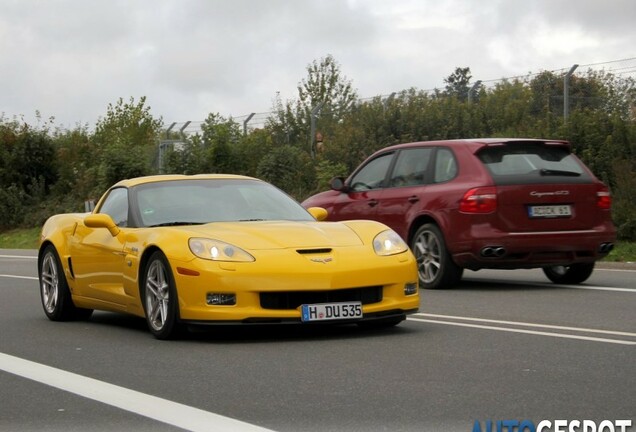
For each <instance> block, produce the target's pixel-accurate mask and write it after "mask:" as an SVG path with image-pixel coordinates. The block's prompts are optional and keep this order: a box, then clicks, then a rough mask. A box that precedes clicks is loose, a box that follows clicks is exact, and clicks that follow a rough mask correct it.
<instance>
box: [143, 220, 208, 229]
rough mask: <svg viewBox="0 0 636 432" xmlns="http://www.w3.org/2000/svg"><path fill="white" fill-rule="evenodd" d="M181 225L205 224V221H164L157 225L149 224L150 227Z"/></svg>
mask: <svg viewBox="0 0 636 432" xmlns="http://www.w3.org/2000/svg"><path fill="white" fill-rule="evenodd" d="M181 225H203V222H182V221H174V222H164V223H160V224H155V225H149V227H150V228H155V227H165V226H181Z"/></svg>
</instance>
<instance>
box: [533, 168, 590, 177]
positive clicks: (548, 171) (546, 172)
mask: <svg viewBox="0 0 636 432" xmlns="http://www.w3.org/2000/svg"><path fill="white" fill-rule="evenodd" d="M539 174H541V175H542V176H567V177H580V176H581V173H577V172H574V171H562V170H552V169H546V168H542V169H540V170H539Z"/></svg>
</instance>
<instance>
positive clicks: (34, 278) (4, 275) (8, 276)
mask: <svg viewBox="0 0 636 432" xmlns="http://www.w3.org/2000/svg"><path fill="white" fill-rule="evenodd" d="M0 277H6V278H12V279H29V280H39V279H38V278H36V277H35V276H18V275H7V274H0Z"/></svg>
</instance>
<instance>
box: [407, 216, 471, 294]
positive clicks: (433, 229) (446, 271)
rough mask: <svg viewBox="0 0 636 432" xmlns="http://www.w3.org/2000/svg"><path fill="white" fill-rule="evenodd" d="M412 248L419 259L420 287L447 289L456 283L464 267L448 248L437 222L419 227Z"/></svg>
mask: <svg viewBox="0 0 636 432" xmlns="http://www.w3.org/2000/svg"><path fill="white" fill-rule="evenodd" d="M411 250H412V251H413V255H415V259H416V260H417V272H418V275H419V280H420V287H422V288H428V289H445V288H450V287H452V286H453V285H456V284H457V283H458V282H459V281H460V279H461V278H462V274H463V272H464V269H463V268H461V267H459V266H458V265H457V264H455V262H454V261H453V259H452V258H451V256H450V254H449V253H448V251H447V250H446V243H445V242H444V235H443V234H442V232H441V231H440V229H439V228H438V227H437V225H435V224H431V223H428V224H424V225H422V226H421V227H419V228H418V230H417V232H416V233H415V235H414V236H413V240H412V241H411Z"/></svg>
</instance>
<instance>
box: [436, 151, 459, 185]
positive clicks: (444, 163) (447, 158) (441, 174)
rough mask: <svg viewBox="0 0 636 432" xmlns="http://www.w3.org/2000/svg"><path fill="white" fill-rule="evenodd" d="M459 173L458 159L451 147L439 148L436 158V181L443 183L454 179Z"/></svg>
mask: <svg viewBox="0 0 636 432" xmlns="http://www.w3.org/2000/svg"><path fill="white" fill-rule="evenodd" d="M456 175H457V160H455V156H454V155H453V152H452V151H451V150H450V149H447V148H439V149H437V159H436V160H435V180H434V181H435V183H442V182H445V181H449V180H451V179H453V178H454V177H455V176H456Z"/></svg>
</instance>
